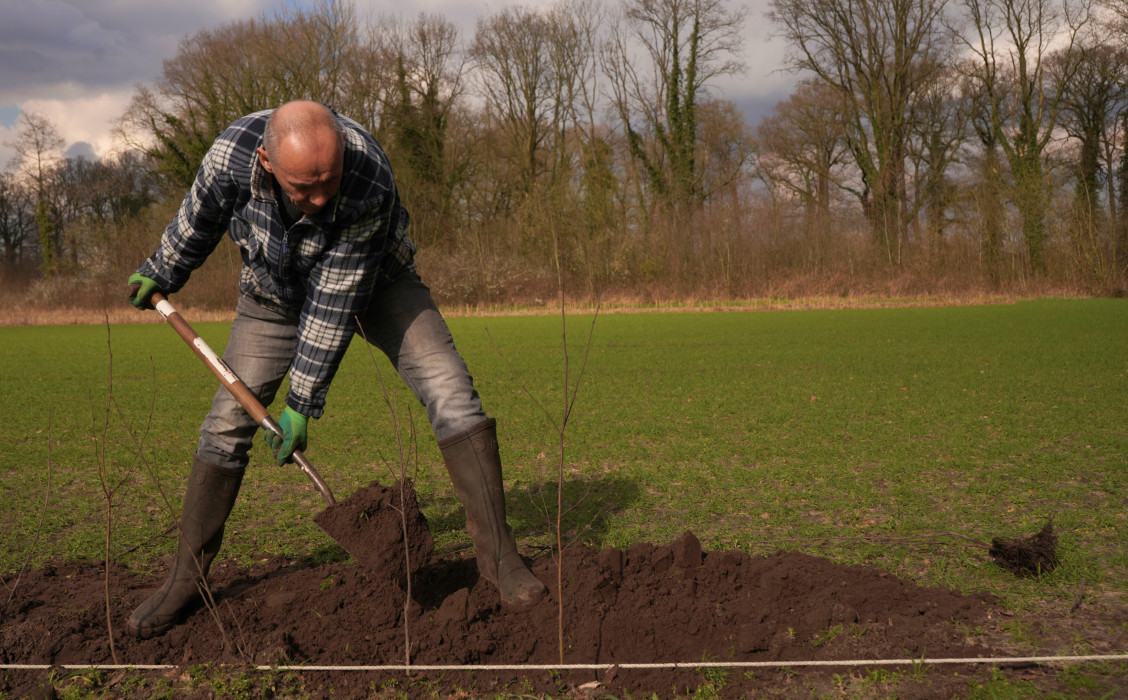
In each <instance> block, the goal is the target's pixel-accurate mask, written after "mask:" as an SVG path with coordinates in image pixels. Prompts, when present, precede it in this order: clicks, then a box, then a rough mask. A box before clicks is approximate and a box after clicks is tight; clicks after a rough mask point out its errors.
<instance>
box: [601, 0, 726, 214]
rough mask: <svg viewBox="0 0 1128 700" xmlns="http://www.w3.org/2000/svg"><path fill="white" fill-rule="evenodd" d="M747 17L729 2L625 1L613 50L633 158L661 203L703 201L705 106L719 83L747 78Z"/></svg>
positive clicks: (618, 106) (613, 82) (684, 207)
mask: <svg viewBox="0 0 1128 700" xmlns="http://www.w3.org/2000/svg"><path fill="white" fill-rule="evenodd" d="M746 16H747V13H746V10H745V9H743V8H738V9H729V8H728V7H727V3H726V2H725V1H724V0H625V2H624V4H623V15H622V19H621V21H620V22H617V23H615V25H614V26H613V30H612V36H611V38H610V39H609V41H608V42H607V44H606V45H605V48H604V51H603V56H604V60H603V63H604V70H605V72H606V73H607V74H608V77H609V79H610V86H609V87H610V90H611V96H612V102H613V104H614V107H615V110H616V112H617V113H618V116H619V120H620V123H621V125H622V128H623V131H624V132H625V134H626V136H627V145H628V148H629V150H630V154H631V156H632V158H633V159H634V160H635V161H637V162H638V163H639V164H641V166H642V168H643V170H644V172H645V174H646V183H647V185H648V186H649V188H650V190H651V191H652V192H653V194H654V195H655V197H656V198H657V200H658V201H659V202H660V203H662V204H664V205H666V206H668V207H670V208H671V209H673V210H674V211H677V212H689V211H691V210H693V209H696V208H697V207H698V206H699V205H700V204H701V203H702V201H703V189H702V182H701V168H700V164H699V163H698V162H697V153H698V143H697V141H698V137H699V135H700V132H699V126H700V124H699V118H698V106H699V105H700V103H701V102H702V101H703V100H704V98H705V96H706V93H707V90H708V87H709V85H710V84H711V83H713V82H714V81H715V80H716V79H718V78H720V77H721V76H725V75H734V74H738V73H740V72H743V70H744V67H745V66H744V63H743V61H742V60H741V59H740V54H741V50H742V47H743V43H742V42H743V36H742V33H741V32H742V30H743V27H744V21H745V18H746Z"/></svg>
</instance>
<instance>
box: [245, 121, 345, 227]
mask: <svg viewBox="0 0 1128 700" xmlns="http://www.w3.org/2000/svg"><path fill="white" fill-rule="evenodd" d="M276 150H277V153H273V154H270V153H267V152H266V151H265V150H264V149H262V148H260V149H258V154H259V160H261V161H262V165H263V167H264V168H266V170H267V172H269V173H271V174H273V175H274V179H275V180H277V181H278V185H279V187H281V188H282V192H284V193H285V195H286V196H287V197H289V198H290V201H292V202H293V203H294V205H295V206H297V207H298V209H299V210H300V211H301V212H302V213H303V214H316V213H317V212H319V211H321V210H322V208H324V207H325V205H326V204H328V203H329V201H330V200H331V199H333V197H335V196H336V195H337V191H338V190H339V189H340V188H341V176H342V172H343V170H344V163H345V149H344V134H339V133H337V132H335V131H333V130H330V129H324V130H319V131H318V132H316V133H315V134H313V135H311V136H308V137H306V138H304V139H298V138H295V137H291V138H287V139H283V141H282V142H281V143H280V144H279V145H278V148H277V149H276Z"/></svg>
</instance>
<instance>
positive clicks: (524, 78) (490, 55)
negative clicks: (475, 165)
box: [470, 6, 560, 192]
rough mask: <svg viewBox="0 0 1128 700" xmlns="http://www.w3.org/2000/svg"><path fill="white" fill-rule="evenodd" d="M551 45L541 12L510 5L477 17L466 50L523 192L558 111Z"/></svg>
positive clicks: (538, 168)
mask: <svg viewBox="0 0 1128 700" xmlns="http://www.w3.org/2000/svg"><path fill="white" fill-rule="evenodd" d="M552 48H553V35H552V23H551V22H550V21H549V18H548V17H547V15H545V14H542V13H540V12H537V11H535V10H532V9H528V8H524V7H520V6H513V7H508V8H506V9H504V10H501V11H500V12H498V13H496V14H493V15H490V16H488V17H486V18H485V19H481V20H479V21H478V27H477V30H476V32H475V34H474V42H473V45H472V47H471V50H470V52H471V56H472V57H473V59H474V64H475V67H476V68H477V73H476V76H477V85H478V89H479V90H480V92H481V94H482V96H484V97H485V99H486V104H487V110H488V113H489V114H490V115H492V116H493V118H495V119H496V123H497V124H498V126H499V127H500V129H501V131H502V132H503V133H504V134H505V135H506V137H507V140H508V141H509V152H508V154H507V155H508V157H509V158H511V159H513V161H514V162H515V163H516V165H517V170H518V172H519V174H520V178H521V188H522V190H524V191H526V192H528V191H531V190H532V188H533V185H534V183H535V182H536V181H537V179H538V176H539V175H540V174H541V172H542V170H545V169H546V168H547V166H546V164H545V159H544V151H545V149H546V147H547V145H548V142H549V140H550V139H551V138H552V136H553V134H554V128H553V124H554V118H555V117H556V116H558V114H559V112H560V100H559V98H560V95H559V93H558V92H557V91H556V89H555V88H556V81H557V78H556V75H555V74H554V68H555V66H554V65H553V61H552V57H551V55H550V54H551V51H552Z"/></svg>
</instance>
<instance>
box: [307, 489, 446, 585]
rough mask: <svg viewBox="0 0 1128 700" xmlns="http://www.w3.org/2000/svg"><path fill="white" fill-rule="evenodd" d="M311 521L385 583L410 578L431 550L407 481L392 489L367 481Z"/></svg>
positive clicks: (432, 545)
mask: <svg viewBox="0 0 1128 700" xmlns="http://www.w3.org/2000/svg"><path fill="white" fill-rule="evenodd" d="M313 521H314V522H315V523H317V525H318V527H320V528H321V529H322V530H324V531H325V532H326V533H327V534H328V535H329V536H330V537H332V538H333V541H334V542H336V543H337V544H339V545H341V546H342V547H344V548H345V551H347V552H348V553H349V554H351V555H353V556H354V557H356V560H357V561H359V562H360V563H361V564H363V565H364V566H365V567H367V568H368V569H369V570H370V571H371V572H372V574H374V575H375V576H377V577H380V578H383V579H386V580H395V581H398V580H401V579H403V577H404V575H405V572H407V571H408V570H409V569H410V572H411V575H412V576H415V575H416V574H417V573H418V572H419V570H420V569H421V568H422V567H423V566H424V565H425V564H426V563H427V561H428V560H429V559H430V558H431V553H432V552H433V551H434V549H435V541H434V539H433V538H432V537H431V530H430V528H428V526H427V518H426V517H425V516H424V515H423V513H422V511H420V510H419V503H418V501H417V500H416V498H415V484H414V483H413V482H412V481H411V479H404V480H403V481H397V482H396V483H395V484H393V485H392V486H381V485H380V484H379V483H378V482H375V481H373V482H372V483H370V484H369V485H368V486H365V487H363V488H361V489H358V490H357V492H356V493H354V494H353V495H351V496H349V497H348V498H346V499H345V500H343V501H338V502H337V503H336V504H335V505H332V506H329V507H328V508H326V509H325V510H323V511H321V512H320V513H318V514H317V515H315V516H314V518H313ZM405 535H406V539H405ZM405 545H406V546H405ZM409 561H410V566H409V565H408V564H409Z"/></svg>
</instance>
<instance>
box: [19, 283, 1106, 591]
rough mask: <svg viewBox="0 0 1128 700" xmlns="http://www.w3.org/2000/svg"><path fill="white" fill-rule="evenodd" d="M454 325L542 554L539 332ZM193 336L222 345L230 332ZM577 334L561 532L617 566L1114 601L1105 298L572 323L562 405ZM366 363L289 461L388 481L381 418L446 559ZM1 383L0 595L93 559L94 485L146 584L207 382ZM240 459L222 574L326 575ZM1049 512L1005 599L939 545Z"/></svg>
mask: <svg viewBox="0 0 1128 700" xmlns="http://www.w3.org/2000/svg"><path fill="white" fill-rule="evenodd" d="M189 320H191V319H189ZM450 325H451V327H452V330H453V332H454V335H455V340H456V342H457V343H458V345H459V348H460V349H461V351H462V352H463V354H464V355H465V357H466V359H467V361H468V363H469V365H470V368H471V371H472V373H473V374H474V376H475V378H476V381H477V383H478V387H479V390H480V391H481V393H482V396H483V398H484V400H485V402H486V406H487V410H488V411H489V412H490V413H491V414H492V415H494V416H495V417H496V418H498V420H499V423H500V427H501V432H502V440H503V443H502V454H503V458H504V459H505V461H506V465H507V473H506V476H507V481H508V482H509V483H508V486H509V499H510V504H511V522H512V524H513V525H514V527H515V529H516V530H517V532H518V537H519V539H520V540H521V541H522V542H523V543H532V544H548V543H550V542H551V541H552V539H553V536H552V531H551V527H550V525H549V522H550V519H551V517H552V516H551V514H550V513H549V512H548V510H547V509H546V508H545V507H544V504H545V503H553V504H554V503H555V488H556V486H555V480H556V474H557V469H558V466H559V464H560V455H559V444H558V439H557V434H556V424H555V423H554V422H553V421H556V422H558V421H559V420H560V415H561V413H562V410H563V406H564V403H565V396H566V394H565V385H564V366H565V365H564V355H563V352H562V342H561V341H562V333H561V331H562V326H561V318H560V316H559V315H548V316H511V317H467V318H453V319H450ZM195 327H196V329H197V330H198V331H199V332H200V333H201V335H203V336H204V337H205V338H206V339H207V340H208V342H209V343H210V344H211V345H212V346H213V347H214V348H216V349H217V350H220V349H222V347H223V345H224V342H225V339H226V325H225V324H212V323H199V324H195ZM589 332H590V333H591V334H592V335H591V344H590V354H589V355H588V357H587V361H586V369H585V372H584V374H583V377H582V383H581V384H580V386H579V388H578V394H577V396H576V402H575V410H574V413H573V414H572V418H571V421H570V422H569V424H568V429H567V432H566V436H565V445H566V449H565V453H564V458H563V474H564V492H565V498H566V500H567V502H568V503H569V504H573V505H574V506H575V507H574V508H573V509H572V510H570V512H569V513H568V517H567V527H568V533H567V537H568V538H569V539H575V538H578V539H582V540H584V541H587V542H589V543H592V544H594V545H597V546H598V545H604V546H620V547H623V546H626V545H628V544H630V543H633V542H638V541H644V540H645V541H651V542H655V543H664V542H666V541H669V540H670V539H672V538H674V537H676V536H678V535H679V534H680V533H682V532H683V531H685V530H692V531H693V532H694V533H696V534H697V536H698V537H699V538H700V539H701V541H702V544H703V545H704V546H705V547H706V548H707V549H713V550H716V549H740V550H746V551H749V552H752V553H766V552H770V551H773V550H776V549H781V548H783V549H794V550H801V551H807V552H811V553H815V554H820V555H824V556H827V557H829V558H831V559H833V560H835V561H839V562H843V563H868V564H873V565H877V566H881V567H884V568H886V569H888V570H890V571H892V572H894V573H896V574H898V575H901V576H905V577H909V578H911V579H913V580H915V581H917V582H919V583H922V584H927V585H943V586H947V587H952V588H956V589H960V590H965V591H969V590H975V591H980V590H987V591H990V592H992V593H995V594H997V595H999V596H1001V597H1002V598H1003V599H1004V600H1005V601H1006V602H1007V603H1008V604H1009V605H1011V606H1012V607H1014V608H1016V609H1021V608H1022V607H1023V606H1025V605H1034V604H1036V603H1037V601H1044V600H1046V599H1052V598H1068V597H1071V596H1073V595H1074V594H1075V592H1076V590H1077V588H1078V586H1079V585H1080V583H1081V582H1084V585H1085V587H1086V590H1088V591H1098V592H1101V593H1102V594H1108V595H1112V596H1115V597H1116V599H1118V600H1121V601H1123V599H1124V598H1123V596H1124V595H1125V594H1126V593H1128V583H1126V581H1128V546H1126V545H1128V508H1125V505H1126V504H1128V474H1126V470H1125V455H1126V453H1128V427H1126V426H1128V401H1126V398H1128V352H1126V349H1128V344H1126V341H1128V303H1126V302H1124V301H1117V300H1037V301H1028V302H1020V303H1017V304H1011V305H990V306H972V307H931V308H895V309H851V310H795V311H731V312H724V313H637V314H629V313H621V314H606V315H602V316H600V317H599V318H598V319H597V320H596V322H595V324H594V327H593V326H592V317H591V316H590V315H569V316H568V318H567V336H568V340H569V349H570V351H569V358H570V359H569V363H568V367H569V370H570V375H571V380H572V382H573V384H574V382H575V380H576V379H577V377H578V375H579V373H580V369H581V367H582V366H583V364H584V355H585V348H586V347H587V344H588V336H589ZM378 359H379V361H378V362H376V363H374V362H373V361H372V360H371V359H370V357H369V355H368V352H367V351H366V349H365V346H364V345H363V344H361V343H356V344H354V346H353V347H352V348H351V349H350V353H349V355H348V357H347V358H346V361H345V363H344V365H343V366H342V368H341V370H340V372H339V374H338V376H337V379H336V381H335V383H334V385H333V388H332V390H331V391H330V394H329V405H328V408H327V412H326V416H325V417H324V418H322V419H321V420H319V421H316V422H314V423H312V424H311V429H310V436H311V448H310V450H309V451H308V455H309V457H310V459H311V460H312V461H313V463H314V464H315V465H316V466H317V467H318V468H319V470H320V471H321V473H322V476H324V477H325V479H326V480H327V481H328V482H329V484H330V485H331V486H332V487H333V489H334V490H335V492H336V493H337V495H338V497H344V496H347V495H348V494H349V493H351V492H352V490H354V489H355V488H357V487H358V486H361V485H364V484H366V483H368V482H369V481H371V480H373V479H379V480H381V481H382V482H385V483H387V482H390V481H391V480H392V479H393V478H394V474H395V473H396V471H397V470H398V469H399V468H400V467H399V465H398V463H397V448H396V441H395V438H394V426H395V425H396V424H397V423H398V424H399V426H400V427H401V429H402V430H403V432H404V434H405V435H407V439H406V444H407V447H408V449H407V455H408V459H407V462H408V463H407V464H406V466H405V467H404V468H405V469H406V470H407V472H408V474H409V475H410V476H413V477H414V478H415V479H416V483H417V486H418V488H419V492H420V498H421V505H422V506H423V510H424V512H425V514H426V515H427V516H428V518H429V519H430V521H431V528H432V531H433V533H434V535H435V538H436V542H437V545H438V548H439V549H440V551H443V550H445V551H452V550H455V549H459V548H462V547H464V546H467V545H468V538H467V537H466V536H465V535H464V534H463V532H462V530H461V527H460V526H461V518H462V516H461V511H460V509H459V508H458V507H457V503H456V501H455V500H454V497H453V494H452V492H451V490H450V487H449V483H448V481H447V478H446V475H445V472H444V470H443V468H442V466H441V463H440V461H439V454H438V450H437V448H436V447H435V444H434V440H433V438H432V437H431V435H430V432H429V427H428V426H427V425H426V420H425V417H424V415H423V413H422V411H421V409H420V408H419V407H418V405H416V404H415V403H414V400H413V399H412V398H411V397H410V395H409V394H408V393H407V392H406V390H404V389H403V388H402V384H401V383H400V382H399V380H398V378H396V377H395V376H394V374H393V373H392V371H391V369H390V366H389V365H388V363H387V361H386V360H385V359H384V358H383V357H380V358H378ZM381 380H382V381H383V383H384V384H386V385H387V386H389V387H390V392H389V395H388V396H387V397H386V396H385V394H384V392H383V390H382V389H381ZM0 384H2V386H3V387H4V389H5V391H4V394H3V395H4V398H5V404H4V405H5V408H6V415H5V420H4V426H5V429H4V430H2V431H0V493H2V498H0V531H2V532H3V533H4V536H3V546H2V548H0V574H4V575H8V574H10V573H12V572H14V571H16V570H17V569H18V568H19V567H20V566H21V565H22V564H23V562H24V561H25V559H27V558H28V557H30V560H31V563H32V564H33V565H34V564H37V563H41V562H43V561H45V560H49V559H53V558H60V557H62V558H100V557H102V556H103V547H104V540H105V534H106V499H105V498H104V496H103V487H102V483H103V482H102V480H101V478H100V473H101V474H104V475H105V476H106V479H107V480H108V483H109V484H110V485H111V486H113V487H114V488H115V491H114V494H113V498H112V501H111V502H112V506H113V509H112V522H113V530H112V544H111V549H112V552H113V556H114V557H116V558H119V559H121V560H122V561H124V562H125V563H126V564H128V565H129V566H132V567H135V568H145V567H146V566H148V565H149V564H150V563H151V562H152V561H153V558H154V557H155V556H158V555H164V554H167V552H168V551H170V550H169V547H170V543H169V541H168V540H167V539H164V538H161V537H159V535H160V533H161V532H162V531H164V530H165V528H166V527H167V526H168V525H169V524H170V523H171V522H172V520H173V519H174V518H175V517H176V515H177V512H178V508H179V499H180V496H181V493H182V491H183V479H184V476H185V475H186V473H187V470H188V466H189V462H190V459H191V455H192V451H193V449H194V447H195V441H196V434H197V430H198V427H199V424H200V421H201V420H202V419H203V416H204V414H205V413H206V412H207V409H208V407H209V405H210V402H211V397H212V395H213V394H214V392H215V389H216V387H217V383H216V381H215V380H214V378H213V377H212V376H211V375H210V373H208V371H207V370H206V369H205V368H204V366H203V365H202V364H200V362H199V361H198V360H197V359H196V358H195V356H194V355H193V354H192V353H191V352H190V351H189V350H188V348H187V347H186V346H185V345H184V344H183V343H182V341H181V340H180V339H179V338H178V337H177V336H176V335H175V333H173V331H172V330H171V329H170V328H168V327H166V326H164V325H160V324H158V325H134V326H116V325H115V326H111V327H109V328H107V327H106V326H97V325H94V326H60V327H7V328H0ZM111 392H112V398H113V401H112V402H111V401H110V396H111ZM387 401H390V402H391V403H392V404H393V406H394V407H395V409H396V412H397V414H398V416H399V419H398V420H393V419H392V416H391V412H390V411H389V409H388V407H387ZM542 407H543V409H544V411H542ZM275 412H276V413H277V407H275ZM545 412H547V413H548V414H549V416H551V418H552V420H551V421H550V420H549V419H548V418H546V415H545ZM412 429H413V430H414V433H415V435H416V436H417V439H415V440H412V439H411V437H410V433H411V432H412ZM138 445H140V447H138ZM256 453H257V454H255V455H254V457H253V459H252V463H251V469H250V471H249V474H248V477H247V479H246V481H245V482H244V487H243V492H242V495H241V497H240V501H239V504H238V505H237V506H236V509H235V512H234V514H233V516H232V519H231V521H230V524H229V527H228V533H229V534H228V536H227V538H226V540H225V549H224V553H223V554H221V556H227V557H236V558H238V559H239V560H241V561H251V560H253V559H256V558H263V557H266V556H270V555H276V554H285V555H287V556H292V557H302V556H307V555H308V556H313V557H316V558H333V557H340V556H344V555H343V552H342V551H341V550H339V548H337V547H335V545H333V543H332V542H331V541H329V540H328V538H327V537H326V536H325V535H324V534H323V533H322V532H321V531H320V530H319V529H318V528H317V527H316V526H315V525H314V524H313V523H312V516H313V515H314V514H316V513H317V512H318V511H319V510H320V509H321V507H322V501H321V500H320V497H319V496H318V494H317V493H316V491H314V490H313V489H312V487H311V485H310V484H309V483H308V481H307V480H306V478H305V477H304V476H303V475H302V474H301V473H300V472H299V471H298V470H297V469H296V468H295V467H292V466H288V467H281V468H280V467H276V466H274V465H273V463H272V462H270V461H268V460H267V459H266V458H265V456H264V453H265V449H262V448H259V449H257V450H256ZM48 485H49V486H50V488H49V489H48ZM162 493H163V494H164V496H162ZM165 498H167V500H168V502H170V503H171V505H172V508H171V510H170V508H169V507H168V506H167V505H166V501H165ZM1049 518H1053V522H1054V525H1055V528H1056V529H1057V531H1058V534H1059V536H1060V538H1061V541H1060V547H1061V554H1062V556H1063V564H1062V566H1061V567H1060V568H1059V569H1058V570H1057V571H1055V572H1054V573H1053V574H1052V575H1050V576H1044V577H1042V578H1041V579H1017V578H1015V577H1013V576H1012V575H1010V574H1008V573H1006V572H1004V571H1003V570H1002V569H1000V568H998V567H997V566H995V565H994V564H992V563H991V562H990V560H989V559H988V558H987V555H986V552H985V551H984V550H982V549H979V548H976V547H974V546H971V545H968V544H966V543H965V542H964V541H963V540H961V539H959V538H956V537H953V536H952V535H951V534H948V533H956V534H958V535H966V536H968V537H971V538H974V539H978V540H983V541H989V540H990V539H991V538H992V537H997V536H1005V537H1012V536H1018V535H1026V534H1031V533H1033V532H1035V531H1037V530H1038V529H1039V528H1040V527H1041V526H1042V525H1043V524H1044V522H1045V521H1046V520H1047V519H1049ZM893 538H908V539H893Z"/></svg>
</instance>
